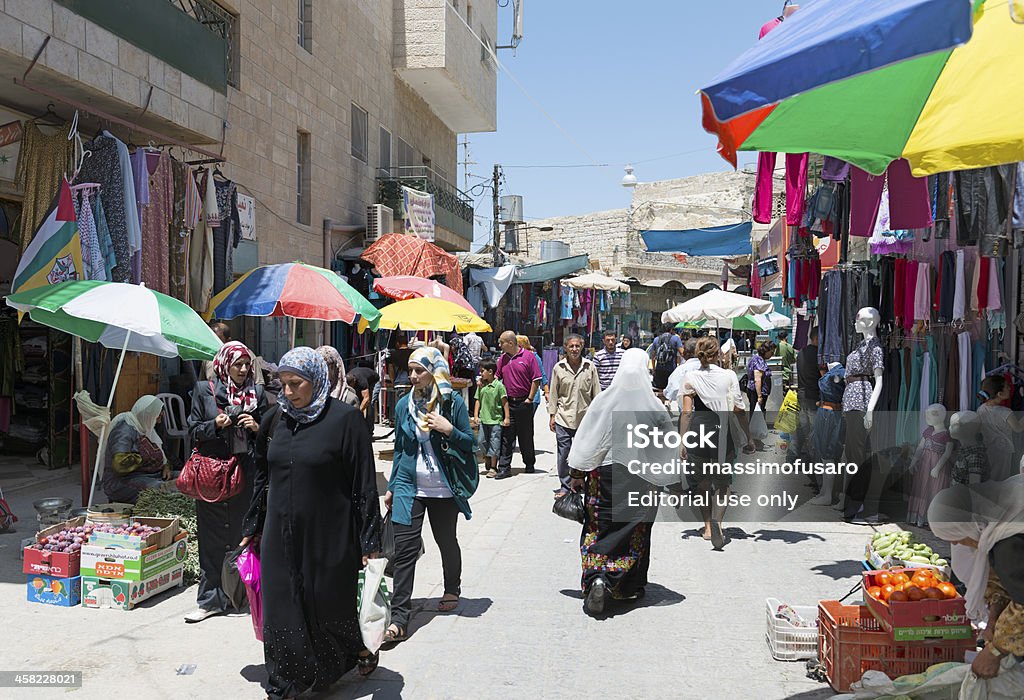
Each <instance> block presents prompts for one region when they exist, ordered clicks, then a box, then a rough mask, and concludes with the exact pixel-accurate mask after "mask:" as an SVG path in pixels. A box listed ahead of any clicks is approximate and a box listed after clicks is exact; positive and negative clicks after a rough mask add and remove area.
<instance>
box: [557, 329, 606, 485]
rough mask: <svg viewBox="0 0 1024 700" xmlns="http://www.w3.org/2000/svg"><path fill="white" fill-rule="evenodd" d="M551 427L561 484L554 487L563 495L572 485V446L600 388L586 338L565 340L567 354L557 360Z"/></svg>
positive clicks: (599, 381) (570, 337) (567, 338)
mask: <svg viewBox="0 0 1024 700" xmlns="http://www.w3.org/2000/svg"><path fill="white" fill-rule="evenodd" d="M548 386H549V389H548V402H547V404H548V413H550V414H551V419H550V422H549V423H548V427H550V428H551V432H553V433H554V434H555V440H556V442H557V443H558V478H559V480H560V481H561V486H560V487H559V488H557V489H555V498H561V497H562V496H564V495H565V494H567V493H569V491H570V490H571V489H570V487H569V461H568V460H569V449H570V448H571V447H572V439H573V437H574V436H575V435H576V429H577V428H579V427H580V421H582V420H583V416H584V415H585V414H586V412H587V408H588V407H589V406H590V402H591V401H593V400H594V397H595V396H597V394H598V392H599V391H601V380H600V378H599V377H598V375H597V367H596V366H594V363H593V362H591V361H590V360H588V359H586V358H584V357H583V338H582V337H580V336H578V335H576V334H573V335H570V336H568V337H566V339H565V357H563V358H562V359H561V360H559V361H558V362H557V363H555V367H554V369H552V370H551V379H550V382H549V384H548Z"/></svg>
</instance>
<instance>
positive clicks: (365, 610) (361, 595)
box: [357, 559, 391, 654]
mask: <svg viewBox="0 0 1024 700" xmlns="http://www.w3.org/2000/svg"><path fill="white" fill-rule="evenodd" d="M387 563H388V562H387V559H370V560H369V561H368V562H367V563H366V566H364V567H363V570H362V571H360V572H359V587H358V593H357V596H358V597H357V604H358V606H359V607H358V609H359V632H360V633H361V634H362V636H363V645H364V646H365V647H366V648H367V650H369V652H370V653H371V654H374V653H376V652H377V650H378V649H380V646H381V644H383V643H384V632H385V630H387V628H388V625H390V624H391V596H390V594H389V593H388V585H387V583H386V582H385V581H384V567H385V566H387Z"/></svg>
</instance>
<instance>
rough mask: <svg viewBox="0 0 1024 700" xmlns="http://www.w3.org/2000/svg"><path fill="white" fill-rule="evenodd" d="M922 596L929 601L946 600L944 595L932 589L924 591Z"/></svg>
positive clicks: (936, 589)
mask: <svg viewBox="0 0 1024 700" xmlns="http://www.w3.org/2000/svg"><path fill="white" fill-rule="evenodd" d="M924 594H925V596H926V597H928V598H930V599H931V600H944V599H945V598H946V595H945V594H944V593H943V592H942V591H940V590H939V589H938V588H934V587H933V588H926V589H924Z"/></svg>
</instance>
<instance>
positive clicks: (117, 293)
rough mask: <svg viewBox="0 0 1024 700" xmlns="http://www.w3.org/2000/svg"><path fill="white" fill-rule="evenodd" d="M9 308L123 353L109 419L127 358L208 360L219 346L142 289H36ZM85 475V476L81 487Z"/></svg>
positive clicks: (194, 321)
mask: <svg viewBox="0 0 1024 700" xmlns="http://www.w3.org/2000/svg"><path fill="white" fill-rule="evenodd" d="M7 305H8V306H12V307H14V308H15V309H17V310H18V311H22V312H26V313H28V315H29V317H30V318H31V319H32V320H33V321H36V322H37V323H41V324H43V325H44V326H49V327H50V328H56V329H57V330H61V331H64V332H65V333H70V334H71V335H74V336H77V337H79V338H84V339H86V340H88V341H90V342H93V343H100V344H102V345H103V346H105V347H108V348H115V349H118V350H120V351H121V356H120V359H119V360H118V362H117V371H116V372H115V373H114V382H113V385H112V386H111V387H110V396H109V398H108V400H107V407H106V412H107V414H108V416H109V413H110V407H111V406H112V405H113V401H114V394H115V393H116V391H117V381H118V379H119V378H120V376H121V368H122V366H123V365H124V356H125V353H126V352H127V351H129V350H131V351H132V352H145V353H149V354H150V355H158V356H160V357H181V358H182V359H186V360H208V359H210V358H212V357H213V356H214V355H215V354H216V353H217V350H218V349H220V346H221V345H222V343H221V341H220V338H218V337H217V336H216V334H214V332H213V331H212V330H210V327H209V326H208V325H206V322H205V321H203V319H202V318H200V317H199V315H198V314H197V313H196V312H195V311H193V310H192V309H191V308H189V307H188V305H186V304H185V303H183V302H181V301H178V300H177V299H175V298H173V297H169V296H167V295H166V294H161V293H160V292H154V291H153V290H151V289H146V287H144V286H142V285H134V284H123V283H121V282H102V281H99V280H82V281H71V282H60V283H58V284H53V285H46V286H43V287H36V288H34V289H30V290H28V291H25V292H18V293H17V294H12V295H10V296H9V297H7ZM107 427H108V426H107V423H106V422H104V423H103V426H102V428H101V430H100V436H99V448H98V449H97V450H96V466H95V467H94V469H93V474H92V486H91V488H90V490H89V496H88V499H87V500H86V503H85V505H91V504H92V497H93V494H94V493H95V491H96V480H97V477H98V476H99V473H100V465H101V464H103V453H104V449H105V446H106V433H107ZM85 477H86V475H85V474H84V473H83V485H84V483H85Z"/></svg>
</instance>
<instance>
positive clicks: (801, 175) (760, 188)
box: [754, 153, 807, 226]
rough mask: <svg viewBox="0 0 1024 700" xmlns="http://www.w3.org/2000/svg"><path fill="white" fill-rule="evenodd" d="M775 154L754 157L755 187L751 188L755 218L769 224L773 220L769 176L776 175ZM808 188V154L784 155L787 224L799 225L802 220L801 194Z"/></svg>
mask: <svg viewBox="0 0 1024 700" xmlns="http://www.w3.org/2000/svg"><path fill="white" fill-rule="evenodd" d="M776 155H777V154H776V153H759V154H758V156H757V186H756V188H755V190H754V221H756V222H757V223H759V224H769V223H771V221H772V199H773V196H772V195H773V186H772V178H773V176H774V174H775V157H776ZM806 189H807V154H806V153H787V154H786V223H787V224H789V225H790V226H801V225H802V224H803V219H804V194H805V190H806Z"/></svg>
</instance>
